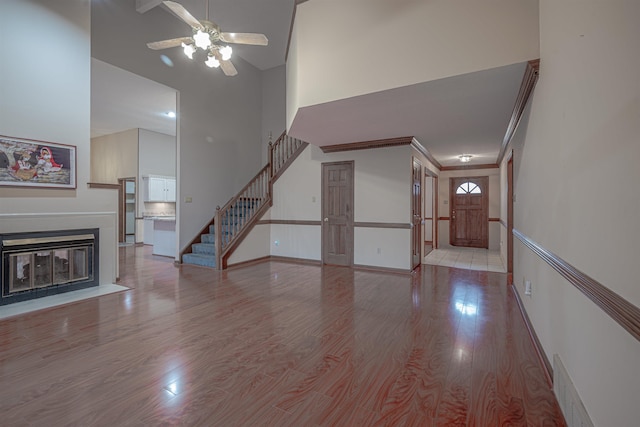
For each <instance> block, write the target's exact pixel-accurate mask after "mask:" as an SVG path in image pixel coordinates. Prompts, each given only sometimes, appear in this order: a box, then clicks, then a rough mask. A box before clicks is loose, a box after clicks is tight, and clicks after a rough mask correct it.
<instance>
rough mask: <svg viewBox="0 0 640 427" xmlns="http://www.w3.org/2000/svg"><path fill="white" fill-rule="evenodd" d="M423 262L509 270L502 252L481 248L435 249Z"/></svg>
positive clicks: (447, 265) (482, 269) (498, 270)
mask: <svg viewBox="0 0 640 427" xmlns="http://www.w3.org/2000/svg"><path fill="white" fill-rule="evenodd" d="M423 264H430V265H439V266H442V267H455V268H463V269H466V270H479V271H496V272H499V273H506V272H507V269H506V268H505V266H504V265H503V263H502V258H501V257H500V252H498V251H490V250H487V249H480V248H449V249H435V250H433V251H431V252H430V253H429V254H428V255H427V256H426V257H424V261H423Z"/></svg>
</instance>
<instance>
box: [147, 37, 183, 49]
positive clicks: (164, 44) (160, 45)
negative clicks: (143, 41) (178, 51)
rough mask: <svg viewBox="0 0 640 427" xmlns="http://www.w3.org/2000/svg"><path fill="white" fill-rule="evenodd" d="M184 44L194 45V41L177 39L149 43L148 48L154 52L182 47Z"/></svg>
mask: <svg viewBox="0 0 640 427" xmlns="http://www.w3.org/2000/svg"><path fill="white" fill-rule="evenodd" d="M182 43H187V44H188V43H193V39H192V38H191V37H180V38H177V39H169V40H161V41H159V42H151V43H147V47H148V48H149V49H153V50H160V49H168V48H170V47H176V46H181V45H182Z"/></svg>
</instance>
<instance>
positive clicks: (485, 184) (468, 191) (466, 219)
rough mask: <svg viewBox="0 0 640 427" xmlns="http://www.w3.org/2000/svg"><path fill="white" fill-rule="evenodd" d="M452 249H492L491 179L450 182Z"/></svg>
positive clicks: (473, 178) (456, 179)
mask: <svg viewBox="0 0 640 427" xmlns="http://www.w3.org/2000/svg"><path fill="white" fill-rule="evenodd" d="M449 191H450V195H449V200H451V221H450V234H449V235H450V243H451V245H452V246H466V247H473V248H488V247H489V227H488V224H489V177H487V176H482V177H462V178H450V187H449Z"/></svg>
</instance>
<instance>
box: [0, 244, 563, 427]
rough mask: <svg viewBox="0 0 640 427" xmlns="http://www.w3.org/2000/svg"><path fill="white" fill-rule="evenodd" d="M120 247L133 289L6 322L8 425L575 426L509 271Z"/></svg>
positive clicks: (3, 399) (124, 279) (1, 333)
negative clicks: (243, 259) (567, 419)
mask: <svg viewBox="0 0 640 427" xmlns="http://www.w3.org/2000/svg"><path fill="white" fill-rule="evenodd" d="M152 249H153V248H152V247H151V246H131V247H125V248H120V250H119V253H120V264H119V266H120V278H121V282H120V283H121V284H122V285H126V286H129V287H130V288H131V289H130V290H127V291H125V292H120V293H115V294H111V295H105V296H102V297H100V298H93V299H89V300H85V301H81V302H78V303H75V304H67V305H65V306H62V307H57V308H53V309H50V310H46V311H40V312H37V313H31V314H29V315H24V316H16V317H14V318H13V319H7V320H3V321H1V322H0V355H1V356H0V363H1V364H2V371H1V372H2V381H1V382H0V384H2V385H3V387H0V412H1V413H2V422H0V425H4V426H27V425H28V426H161V425H164V426H170V425H183V426H223V427H226V426H251V427H253V426H266V425H270V426H349V427H351V426H374V425H375V426H491V427H493V426H502V425H518V426H543V425H544V426H560V427H562V426H565V423H564V421H563V419H562V414H561V413H560V409H559V407H558V405H557V403H556V400H555V397H554V394H553V390H552V389H551V387H550V386H549V385H548V384H547V382H546V379H545V374H544V371H543V368H542V365H541V364H540V363H539V359H538V356H537V354H536V352H535V349H534V347H533V344H532V342H531V340H530V338H529V334H528V332H527V327H526V325H525V323H524V321H523V318H522V315H521V313H520V310H519V308H518V304H517V302H516V300H515V297H514V293H513V289H511V288H510V287H508V286H507V284H506V282H507V281H506V279H507V278H506V275H505V274H500V273H491V272H480V271H470V270H460V269H455V268H447V267H434V266H429V265H425V266H422V268H420V269H417V270H416V272H415V273H414V274H412V275H408V274H395V273H383V272H371V271H360V270H354V269H351V268H345V267H334V266H323V267H321V266H317V265H304V264H296V263H287V262H278V261H265V262H261V263H257V264H252V265H246V266H239V267H237V268H233V269H229V270H227V271H224V272H219V271H215V270H212V269H209V268H203V267H197V266H191V265H180V266H176V265H175V264H174V260H173V259H171V258H167V257H162V256H155V255H152V253H151V252H152Z"/></svg>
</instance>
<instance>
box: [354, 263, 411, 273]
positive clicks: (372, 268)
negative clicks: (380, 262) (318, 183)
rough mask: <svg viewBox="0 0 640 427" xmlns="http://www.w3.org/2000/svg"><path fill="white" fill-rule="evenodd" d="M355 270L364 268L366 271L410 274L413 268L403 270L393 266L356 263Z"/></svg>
mask: <svg viewBox="0 0 640 427" xmlns="http://www.w3.org/2000/svg"><path fill="white" fill-rule="evenodd" d="M353 269H354V270H364V271H372V272H376V273H392V274H402V275H405V276H410V275H411V273H412V270H403V269H401V268H391V267H376V266H375V265H360V264H354V265H353Z"/></svg>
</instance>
